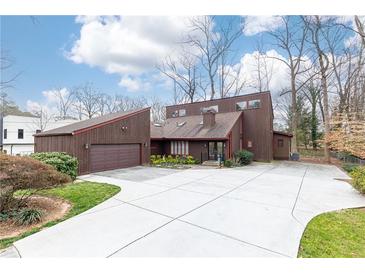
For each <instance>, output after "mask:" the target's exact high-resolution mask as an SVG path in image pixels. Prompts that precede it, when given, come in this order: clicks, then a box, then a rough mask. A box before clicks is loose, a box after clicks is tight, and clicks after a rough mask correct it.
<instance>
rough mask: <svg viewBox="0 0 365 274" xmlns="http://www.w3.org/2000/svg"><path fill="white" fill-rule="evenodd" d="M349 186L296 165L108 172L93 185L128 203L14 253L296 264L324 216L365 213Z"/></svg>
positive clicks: (110, 205)
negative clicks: (291, 260) (306, 236)
mask: <svg viewBox="0 0 365 274" xmlns="http://www.w3.org/2000/svg"><path fill="white" fill-rule="evenodd" d="M346 178H348V177H347V176H346V174H345V173H343V172H342V171H341V170H339V169H338V168H336V167H334V166H326V165H313V164H303V163H292V162H277V163H273V164H253V165H251V166H248V167H243V168H233V169H188V170H183V171H177V170H166V169H158V168H148V167H137V168H130V169H124V170H116V171H109V172H101V173H97V174H92V175H88V176H83V179H85V180H90V181H97V182H108V183H112V184H116V185H120V186H121V187H122V191H121V192H120V193H119V194H117V195H116V196H114V197H113V198H111V199H109V200H107V201H105V202H104V203H102V204H100V205H98V206H96V207H94V208H92V209H91V210H89V211H87V212H84V213H83V214H81V215H79V216H76V217H74V218H71V219H69V220H67V221H65V222H62V223H60V224H58V225H56V226H53V227H51V228H48V229H45V230H43V231H41V232H39V233H36V234H34V235H32V236H30V237H27V238H25V239H23V240H20V241H18V242H16V243H15V244H14V246H15V248H14V249H13V250H15V251H16V252H18V253H19V254H20V256H22V257H55V256H56V257H58V256H59V257H87V256H92V257H94V256H95V257H124V256H191V257H194V256H239V257H241V256H242V257H246V256H247V257H296V255H297V250H298V246H299V242H300V238H301V235H302V233H303V231H304V228H305V226H306V224H307V223H308V222H309V221H310V220H311V219H312V218H313V217H314V216H316V215H318V214H320V213H322V212H326V211H332V210H336V209H342V208H348V207H361V206H365V198H364V197H363V196H361V195H360V194H358V193H357V192H356V191H355V190H354V189H353V188H352V187H351V186H350V185H349V184H348V183H346V182H343V181H341V180H338V179H346ZM15 251H14V252H15Z"/></svg>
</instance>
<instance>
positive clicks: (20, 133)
mask: <svg viewBox="0 0 365 274" xmlns="http://www.w3.org/2000/svg"><path fill="white" fill-rule="evenodd" d="M18 139H24V129H18Z"/></svg>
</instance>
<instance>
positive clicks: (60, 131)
mask: <svg viewBox="0 0 365 274" xmlns="http://www.w3.org/2000/svg"><path fill="white" fill-rule="evenodd" d="M149 109H150V108H143V109H136V110H130V111H122V112H115V113H110V114H106V115H103V116H100V117H96V118H91V119H88V120H83V121H80V122H76V123H72V124H70V125H66V126H63V127H59V128H55V129H52V130H48V131H44V132H41V133H37V134H35V135H34V136H54V135H74V134H77V133H81V132H84V131H87V130H90V129H93V128H95V127H100V126H103V125H107V124H110V123H113V122H116V121H119V120H123V119H125V118H128V117H130V116H133V115H136V114H139V113H142V112H144V111H147V110H149Z"/></svg>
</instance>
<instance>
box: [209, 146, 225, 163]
mask: <svg viewBox="0 0 365 274" xmlns="http://www.w3.org/2000/svg"><path fill="white" fill-rule="evenodd" d="M223 149H224V146H223V142H216V141H213V142H209V143H208V158H209V160H214V161H217V160H218V155H219V154H220V155H221V156H223Z"/></svg>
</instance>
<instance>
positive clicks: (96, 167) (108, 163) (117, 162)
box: [90, 144, 141, 172]
mask: <svg viewBox="0 0 365 274" xmlns="http://www.w3.org/2000/svg"><path fill="white" fill-rule="evenodd" d="M140 164H141V145H140V144H123V145H91V147H90V172H98V171H104V170H111V169H118V168H125V167H132V166H138V165H140Z"/></svg>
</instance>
